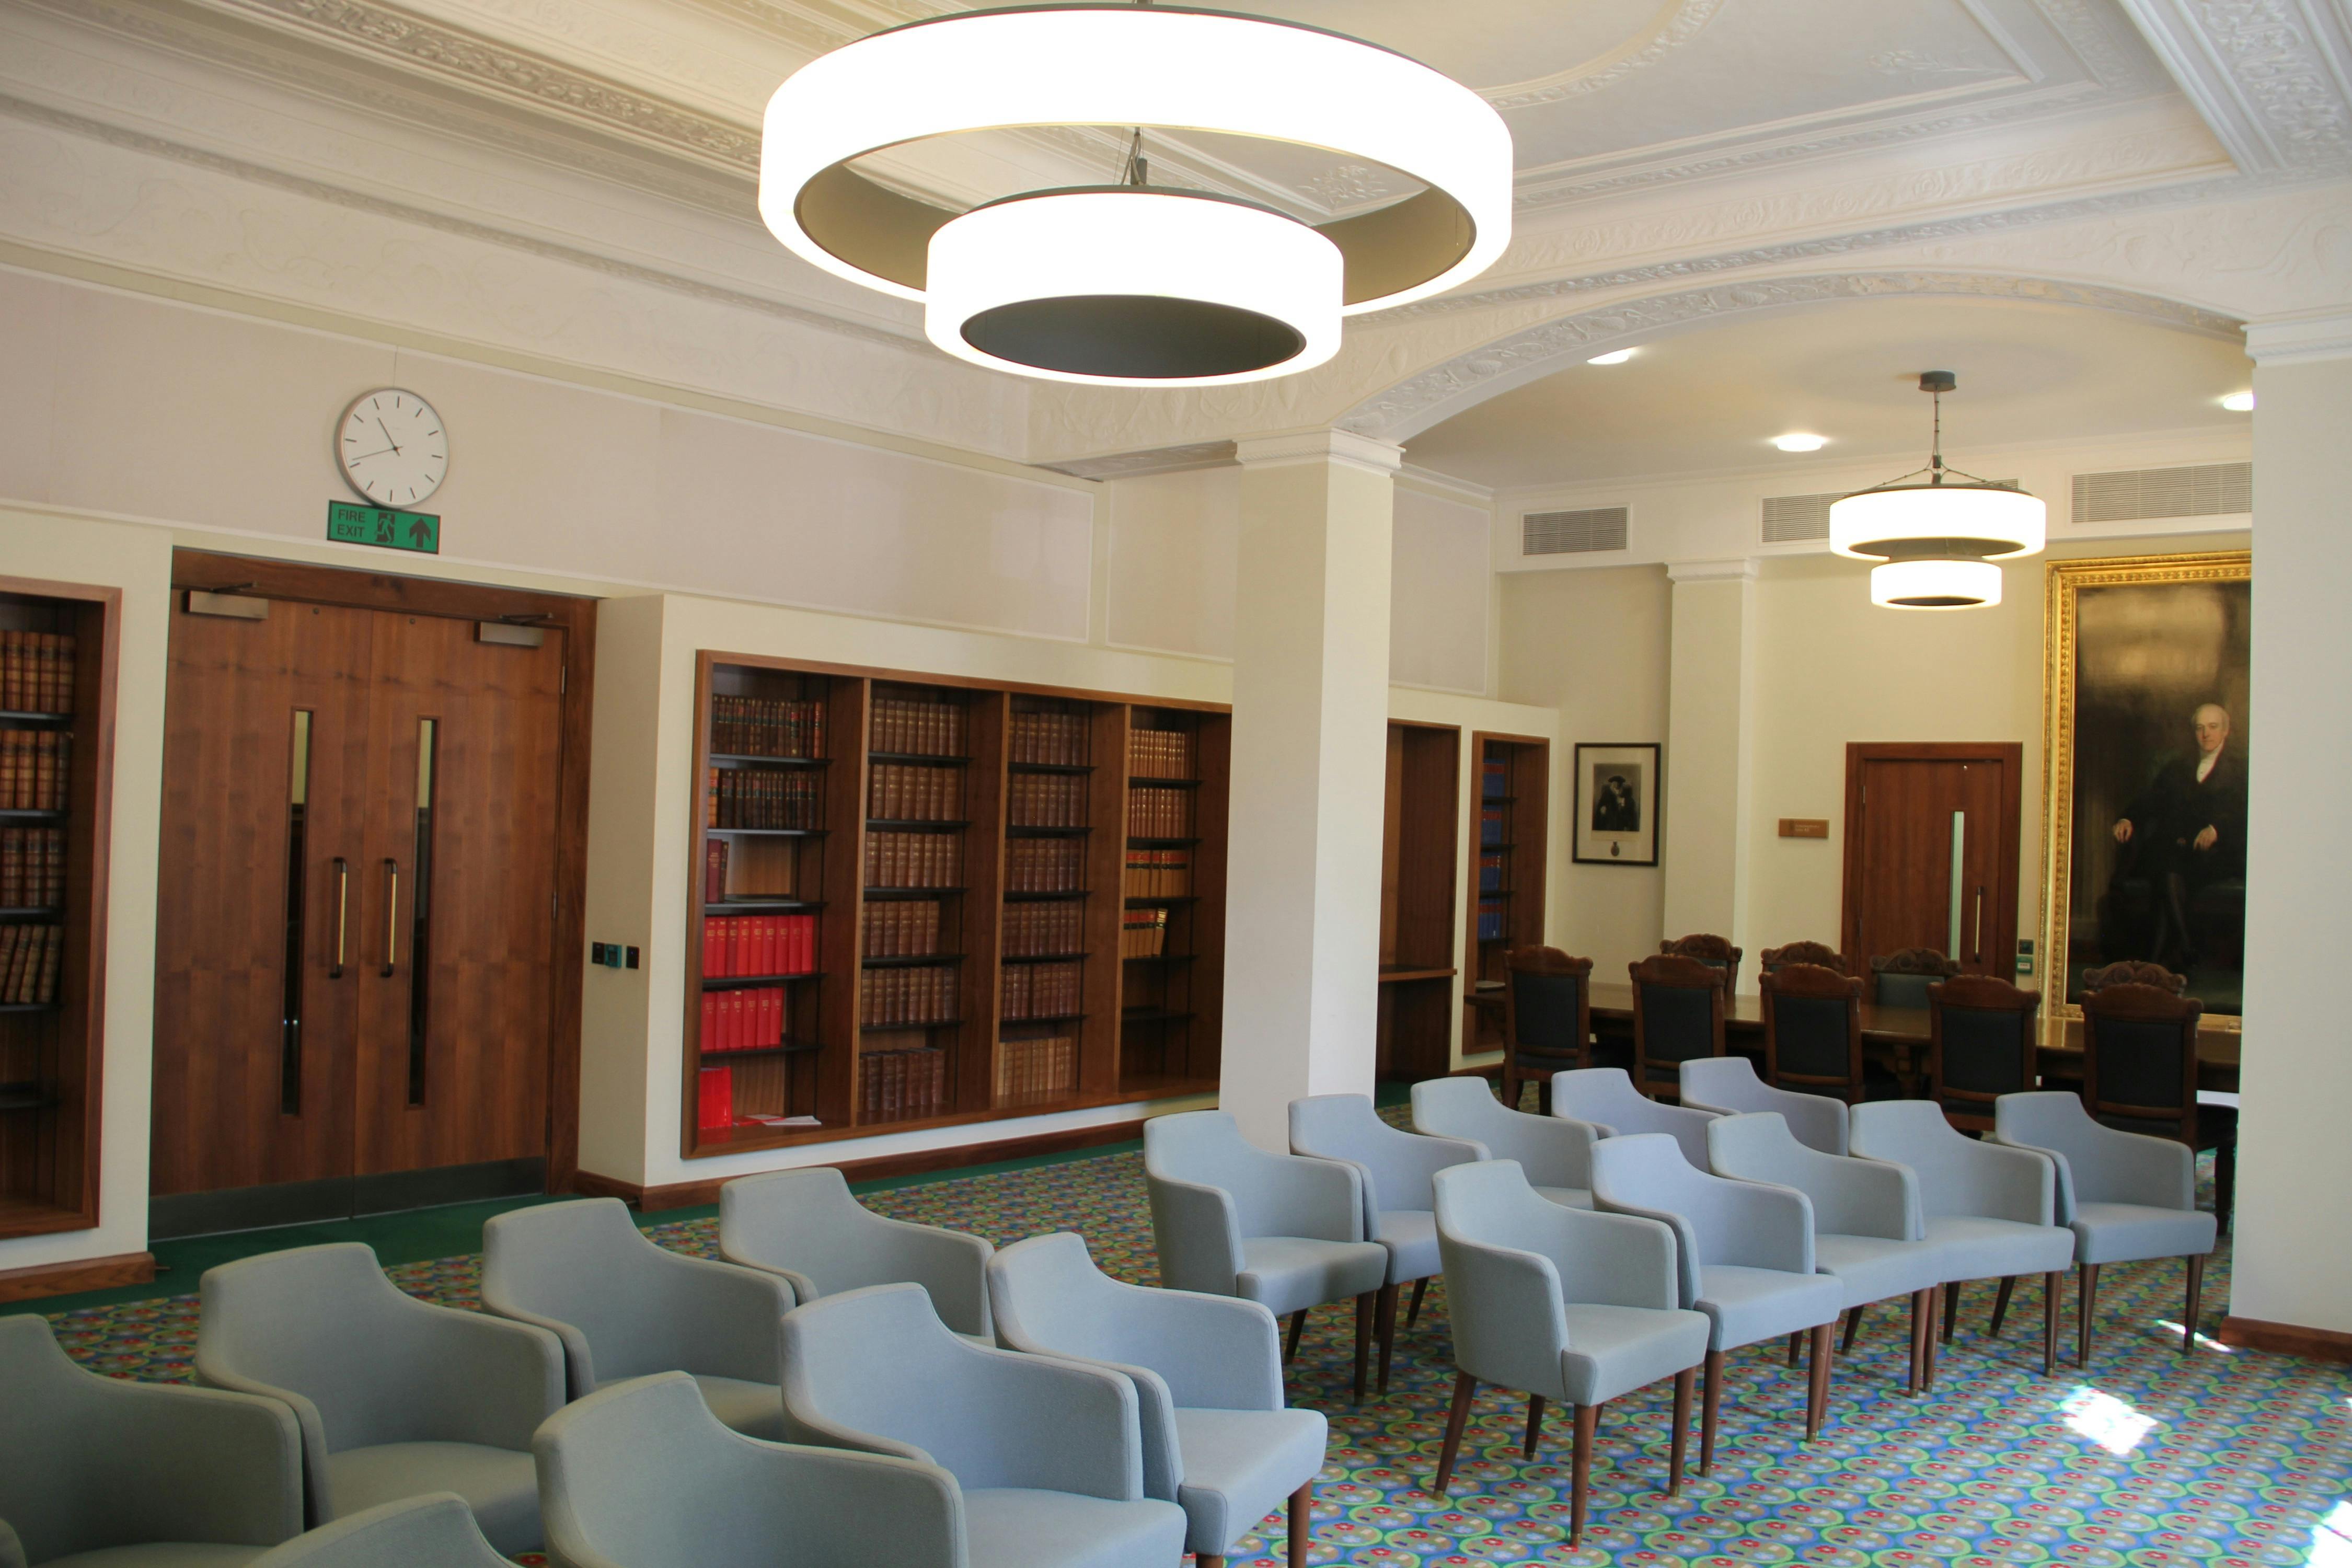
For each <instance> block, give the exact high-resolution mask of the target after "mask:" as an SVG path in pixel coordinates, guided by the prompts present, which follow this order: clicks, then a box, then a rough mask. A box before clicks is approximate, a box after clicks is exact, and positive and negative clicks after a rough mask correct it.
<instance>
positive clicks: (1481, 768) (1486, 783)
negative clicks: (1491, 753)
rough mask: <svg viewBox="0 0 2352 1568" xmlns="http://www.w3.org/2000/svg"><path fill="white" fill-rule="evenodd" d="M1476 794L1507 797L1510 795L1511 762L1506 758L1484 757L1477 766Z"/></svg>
mask: <svg viewBox="0 0 2352 1568" xmlns="http://www.w3.org/2000/svg"><path fill="white" fill-rule="evenodd" d="M1478 793H1479V794H1480V795H1482V796H1487V797H1492V796H1496V795H1508V794H1510V793H1511V762H1510V759H1509V758H1507V757H1486V758H1484V759H1482V760H1481V761H1480V763H1479V765H1478Z"/></svg>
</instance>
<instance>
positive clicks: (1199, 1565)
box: [1192, 1552, 1225, 1568]
mask: <svg viewBox="0 0 2352 1568" xmlns="http://www.w3.org/2000/svg"><path fill="white" fill-rule="evenodd" d="M1192 1565H1193V1568H1225V1560H1224V1559H1223V1558H1222V1557H1220V1556H1218V1555H1216V1554H1215V1553H1214V1552H1201V1553H1199V1554H1198V1555H1196V1556H1195V1557H1194V1558H1193V1559H1192Z"/></svg>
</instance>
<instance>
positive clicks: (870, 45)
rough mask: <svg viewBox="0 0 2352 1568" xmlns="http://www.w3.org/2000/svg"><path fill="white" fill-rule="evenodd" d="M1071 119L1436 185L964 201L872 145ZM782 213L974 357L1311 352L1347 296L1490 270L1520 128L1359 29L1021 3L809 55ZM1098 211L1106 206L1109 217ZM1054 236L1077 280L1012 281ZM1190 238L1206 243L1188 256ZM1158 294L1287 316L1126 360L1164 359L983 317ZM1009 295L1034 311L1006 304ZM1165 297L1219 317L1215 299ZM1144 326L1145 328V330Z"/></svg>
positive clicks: (1229, 378) (764, 210)
mask: <svg viewBox="0 0 2352 1568" xmlns="http://www.w3.org/2000/svg"><path fill="white" fill-rule="evenodd" d="M1055 125H1104V126H1116V127H1121V128H1124V127H1128V126H1139V127H1165V128H1169V129H1175V130H1191V131H1205V132H1217V133H1220V134H1224V135H1232V136H1243V137H1255V138H1257V139H1260V140H1266V141H1276V142H1298V143H1305V144H1308V145H1312V146H1317V147H1321V148H1325V149H1328V151H1330V152H1332V153H1338V154H1340V155H1342V156H1344V157H1347V158H1349V159H1351V160H1355V161H1358V162H1363V163H1379V164H1384V165H1386V166H1388V167H1389V168H1391V169H1394V170H1396V171H1397V172H1398V173H1400V174H1404V175H1406V176H1408V177H1409V178H1410V179H1412V180H1414V181H1417V182H1419V183H1420V184H1422V185H1423V187H1424V189H1423V190H1422V191H1421V192H1419V193H1418V194H1417V195H1412V196H1410V197H1408V198H1406V199H1404V200H1402V201H1399V202H1396V203H1393V204H1391V205H1388V206H1385V207H1381V208H1380V209H1378V210H1376V211H1372V212H1369V213H1364V214H1360V215H1359V216H1353V217H1346V218H1339V219H1335V220H1333V221H1332V222H1329V223H1327V224H1323V225H1320V226H1312V227H1310V226H1307V225H1304V224H1299V223H1297V222H1296V221H1295V220H1293V219H1291V218H1288V217H1286V216H1283V215H1281V214H1278V213H1275V212H1273V211H1272V210H1271V209H1266V208H1257V207H1253V206H1252V205H1249V204H1247V203H1235V202H1227V201H1223V200H1220V199H1217V198H1213V197H1205V196H1203V195H1202V194H1201V193H1178V192H1171V191H1170V190H1168V189H1166V188H1165V187H1149V186H1146V187H1114V188H1110V189H1087V190H1080V191H1069V192H1036V193H1030V194H1027V195H1021V196H1014V197H1008V198H1006V199H1005V200H1004V201H1003V202H997V203H991V204H988V205H984V206H982V207H979V208H975V209H974V210H973V211H972V212H971V213H969V214H963V215H958V214H956V213H952V212H950V211H948V210H947V209H945V208H943V207H938V206H934V205H930V204H929V203H927V202H922V201H918V200H916V199H915V198H913V197H911V196H907V195H900V194H899V193H898V192H896V191H892V190H889V189H887V188H885V187H884V186H882V185H881V184H877V183H876V182H875V181H872V180H869V179H867V178H866V177H865V176H864V175H863V174H859V173H858V172H857V171H856V169H855V168H853V167H851V165H852V163H854V162H855V161H856V159H858V158H859V157H861V156H863V155H865V154H866V153H874V152H877V151H880V150H882V149H884V148H888V147H894V146H899V145H903V144H905V143H908V142H917V141H920V140H923V139H925V138H928V137H933V136H945V135H953V134H956V133H958V132H971V131H983V130H991V129H999V128H1004V127H1013V126H1055ZM1155 198H1157V199H1155ZM760 215H761V217H762V218H763V219H764V220H765V221H766V223H767V225H768V227H769V228H770V229H771V230H772V231H773V232H774V234H775V236H776V237H777V238H778V239H780V240H782V242H783V243H784V245H785V246H786V247H789V248H790V249H791V250H792V251H793V253H794V254H795V255H798V256H800V257H802V258H803V259H805V260H807V261H809V262H810V263H812V264H813V265H814V266H817V267H821V268H824V269H825V270H826V271H828V272H831V273H834V274H835V275H836V276H839V277H842V278H846V279H849V280H851V281H852V282H855V283H859V284H863V285H865V286H866V287H867V288H870V289H878V290H880V291H881V292H883V293H886V294H892V295H896V296H898V298H900V299H903V300H922V301H924V302H925V303H926V305H927V306H930V307H933V310H932V311H931V314H932V315H933V317H934V319H933V320H931V321H928V322H927V330H928V331H929V332H930V335H931V337H932V338H933V340H934V341H935V342H939V343H940V346H942V347H943V348H946V349H948V350H949V352H950V353H957V354H959V355H961V357H963V358H966V359H972V360H975V361H976V362H977V363H995V364H997V365H998V366H999V368H1005V369H1013V370H1018V371H1021V372H1022V373H1023V374H1047V375H1050V376H1053V377H1055V378H1056V379H1063V380H1073V381H1082V382H1091V383H1104V384H1139V385H1153V386H1165V385H1202V384H1219V383H1223V382H1234V381H1249V380H1255V379H1259V378H1261V377H1264V376H1267V375H1279V374H1289V373H1290V372H1292V371H1296V370H1303V369H1305V368H1307V366H1308V365H1309V364H1313V363H1319V362H1320V359H1323V358H1328V357H1329V353H1328V351H1330V350H1336V347H1337V344H1336V340H1335V335H1334V334H1333V333H1332V332H1331V331H1329V329H1328V322H1329V321H1332V320H1334V319H1335V318H1336V317H1337V316H1340V315H1352V314H1356V313H1359V312H1361V311H1366V310H1384V309H1388V308H1390V307H1392V306H1397V305H1403V304H1408V303H1410V302H1412V301H1413V300H1423V299H1427V298H1429V297H1430V296H1432V295H1435V294H1441V293H1444V292H1445V291H1446V290H1448V289H1454V288H1455V287H1457V286H1459V285H1460V284H1462V283H1465V282H1466V281H1468V280H1469V279H1472V278H1475V277H1476V276H1477V275H1478V274H1479V273H1481V272H1483V271H1485V270H1486V268H1487V267H1489V266H1490V265H1492V264H1493V263H1494V261H1495V259H1496V258H1497V257H1499V256H1500V255H1501V254H1502V251H1503V247H1504V246H1505V245H1506V244H1507V242H1508V240H1509V238H1510V216H1511V140H1510V133H1509V132H1508V131H1507V129H1506V128H1505V127H1504V125H1503V122H1502V120H1501V118H1500V117H1499V116H1498V115H1496V112H1495V110H1493V108H1492V107H1490V106H1489V105H1488V104H1487V103H1486V100H1483V99H1481V98H1480V97H1479V96H1478V95H1477V94H1476V93H1475V92H1472V91H1471V90H1470V89H1467V88H1465V87H1464V86H1462V85H1461V84H1460V83H1458V82H1455V81H1454V80H1452V79H1449V78H1447V77H1445V76H1444V75H1442V74H1441V73H1439V72H1437V71H1434V70H1432V69H1431V68H1429V67H1427V66H1424V65H1423V64H1421V63H1420V62H1418V61H1416V60H1412V59H1409V58H1406V57H1404V56H1402V55H1399V54H1396V53H1393V52H1391V51H1390V50H1388V49H1384V48H1381V47H1377V46H1374V45H1371V44H1367V43H1363V42H1361V41H1360V40H1358V39H1355V38H1350V37H1345V36H1343V35H1340V34H1338V33H1331V32H1326V31H1323V30H1322V29H1319V28H1315V27H1306V26H1297V25H1296V24H1293V23H1288V22H1281V21H1275V20H1270V19H1267V18H1265V17H1259V16H1243V15H1240V14H1237V13H1234V12H1226V11H1208V10H1198V9H1192V8H1188V7H1179V6H1173V5H1099V4H1082V5H1030V6H1014V7H1008V8H1005V9H1001V10H987V11H969V12H964V13H961V14H959V15H955V16H943V17H940V18H937V19H934V20H930V21H923V22H915V23H909V24H908V25H907V26H901V27H894V28H891V29H888V30H887V31H885V32H880V33H877V34H874V35H873V36H872V37H866V38H862V39H860V40H858V41H857V42H856V43H854V44H849V45H846V46H845V47H842V48H838V49H835V50H834V51H833V52H832V53H830V54H826V55H823V56H820V57H818V58H816V59H814V60H812V61H811V62H809V64H808V65H806V66H804V67H803V68H801V69H800V70H798V71H796V72H794V73H793V75H792V76H791V77H789V78H787V79H785V81H784V83H783V85H782V87H780V88H778V89H776V92H775V96H774V97H773V98H772V99H770V100H769V102H768V111H767V116H766V120H765V122H764V126H763V132H762V140H761V158H760ZM1088 226H1098V227H1095V228H1093V229H1092V232H1091V233H1087V232H1086V230H1087V227H1088ZM1278 226H1286V227H1287V228H1288V229H1290V230H1297V231H1298V232H1297V234H1295V235H1292V234H1285V233H1284V232H1283V230H1282V228H1281V227H1278ZM1048 235H1058V236H1060V237H1062V241H1063V243H1065V244H1066V245H1067V246H1068V248H1067V249H1066V250H1065V251H1063V252H1062V253H1060V254H1059V255H1057V256H1056V257H1055V258H1053V259H1052V262H1051V265H1050V268H1049V269H1050V270H1051V272H1052V273H1053V274H1054V276H1053V279H1052V281H1051V287H1052V288H1053V289H1055V290H1057V292H1055V293H1052V294H1046V293H1043V292H1038V291H1037V290H1039V289H1044V288H1045V286H1046V284H1045V280H1044V279H1038V278H1031V279H1026V280H1024V285H1023V286H1024V288H1027V289H1029V290H1030V291H1029V292H1028V293H1027V294H1026V295H1024V297H1023V298H1018V299H1016V298H1012V297H1010V295H1009V294H1008V292H1007V285H1008V283H1010V282H1011V281H1012V280H1013V277H1014V275H1016V274H1019V273H1022V272H1035V271H1037V270H1038V269H1040V268H1041V266H1042V264H1044V263H1045V261H1046V259H1047V258H1045V255H1044V254H1042V253H1041V252H1039V251H1038V250H1036V249H1034V248H1032V247H1033V246H1034V244H1036V243H1038V242H1039V241H1040V240H1041V239H1042V238H1043V237H1045V236H1048ZM1147 237H1156V239H1148V238H1147ZM1310 242H1311V243H1310ZM1153 243H1157V244H1160V245H1163V246H1166V245H1171V244H1172V245H1173V246H1174V247H1175V248H1174V250H1173V251H1172V252H1171V257H1170V258H1166V259H1163V258H1157V257H1155V256H1153V255H1152V254H1151V253H1150V250H1149V249H1148V248H1147V247H1148V246H1149V245H1150V244H1153ZM1234 244H1240V245H1244V246H1245V247H1246V248H1244V249H1242V250H1239V251H1235V252H1232V253H1229V254H1227V255H1226V256H1225V258H1224V259H1223V261H1222V262H1220V263H1216V264H1214V265H1211V264H1210V262H1211V260H1212V259H1213V252H1214V250H1215V247H1218V246H1221V245H1234ZM1333 258H1336V259H1337V262H1338V266H1339V270H1338V279H1337V287H1336V289H1332V290H1331V291H1330V292H1329V294H1328V303H1326V302H1325V299H1324V297H1322V296H1320V295H1319V293H1318V297H1317V298H1314V299H1312V300H1310V299H1309V294H1310V292H1312V291H1320V290H1322V289H1323V288H1324V284H1323V279H1324V277H1325V275H1326V274H1327V273H1328V271H1329V269H1330V263H1331V260H1332V259H1333ZM1184 261H1190V262H1192V263H1198V264H1200V265H1199V266H1198V267H1197V268H1193V267H1188V266H1185V265H1171V262H1184ZM1145 297H1150V298H1157V299H1160V300H1194V301H1196V302H1199V303H1202V304H1204V305H1209V306H1214V307H1218V308H1219V309H1220V310H1234V311H1241V312H1244V313H1246V314H1250V315H1255V316H1262V317H1265V318H1266V319H1267V320H1268V321H1275V322H1278V323H1281V324H1282V325H1283V326H1284V327H1286V329H1287V337H1285V336H1283V334H1279V333H1277V334H1276V335H1275V336H1274V337H1272V338H1266V339H1262V340H1259V339H1252V338H1251V336H1250V334H1248V333H1246V332H1230V333H1228V334H1227V336H1228V337H1229V338H1230V339H1231V340H1232V341H1233V342H1234V343H1237V344H1240V345H1241V347H1240V348H1239V349H1238V350H1237V352H1236V353H1234V354H1233V355H1231V356H1228V357H1227V358H1224V359H1219V358H1218V357H1216V356H1214V355H1208V354H1204V353H1200V352H1198V345H1197V344H1195V345H1193V349H1192V352H1190V353H1179V354H1176V355H1175V356H1174V358H1175V359H1176V360H1181V361H1183V362H1184V363H1181V364H1176V363H1171V364H1159V363H1153V362H1151V360H1150V355H1149V354H1148V353H1145V354H1138V353H1133V352H1130V353H1129V354H1128V356H1127V357H1126V358H1125V359H1123V360H1122V359H1120V357H1119V356H1118V355H1117V354H1112V355H1109V356H1108V359H1109V360H1110V361H1112V362H1115V365H1116V366H1123V367H1124V368H1125V369H1127V370H1129V371H1130V372H1132V371H1137V370H1143V371H1145V372H1147V374H1100V373H1098V372H1096V373H1090V372H1088V371H1087V370H1086V369H1084V368H1082V365H1080V364H1075V363H1061V362H1057V363H1035V362H1033V361H1029V360H1024V359H1022V358H1020V357H1018V355H1017V354H1013V355H1008V354H1004V353H990V351H989V349H988V348H987V347H986V346H984V344H983V343H982V342H975V341H974V340H973V338H972V337H971V335H970V333H969V332H968V331H966V329H967V328H969V327H971V326H972V325H973V324H974V323H975V322H977V323H978V330H979V331H980V333H981V337H982V339H992V334H991V332H990V331H989V330H988V329H989V328H990V327H991V325H992V324H993V325H995V326H997V327H999V328H1001V327H1003V324H1004V322H1005V321H1008V320H1012V319H1016V318H1018V317H1020V316H1021V314H1022V312H1021V310H1019V309H1018V308H1019V307H1024V306H1025V307H1026V308H1027V309H1026V316H1027V318H1028V325H1029V328H1030V329H1031V331H1030V332H1029V334H1028V338H1027V339H1026V340H1024V341H1029V342H1033V344H1034V341H1036V329H1038V328H1039V327H1040V326H1041V324H1045V323H1048V322H1049V319H1050V318H1052V317H1053V316H1054V315H1055V311H1054V308H1053V306H1052V304H1051V301H1053V300H1071V301H1088V302H1090V303H1088V304H1087V305H1084V306H1078V305H1073V306H1072V307H1071V309H1070V310H1068V311H1066V312H1065V315H1066V320H1065V321H1061V322H1059V323H1055V324H1054V332H1055V333H1058V334H1059V335H1061V336H1063V337H1065V338H1066V337H1068V336H1069V333H1070V332H1071V331H1074V330H1076V326H1077V324H1078V323H1080V322H1081V321H1083V320H1086V319H1088V313H1089V311H1091V319H1092V320H1094V321H1097V322H1104V321H1115V320H1117V319H1118V311H1119V310H1120V309H1121V307H1118V306H1116V305H1114V304H1110V303H1106V301H1117V300H1136V299H1139V298H1145ZM1126 308H1127V309H1128V310H1130V311H1131V312H1136V313H1148V311H1147V310H1143V308H1139V307H1132V306H1129V307H1126ZM1006 310H1012V311H1013V317H1006V316H1004V315H1002V314H999V315H995V316H992V315H991V312H1003V311H1006ZM1165 313H1171V314H1172V315H1173V316H1174V317H1175V318H1178V319H1187V320H1194V321H1195V323H1196V324H1197V317H1198V314H1199V313H1197V312H1189V313H1188V312H1185V311H1181V310H1176V311H1173V312H1165ZM1238 320H1239V319H1238V318H1228V319H1227V324H1228V325H1229V326H1231V325H1234V323H1236V322H1238ZM1129 328H1130V330H1129V337H1130V339H1137V341H1136V342H1130V344H1129V349H1130V351H1133V350H1136V349H1137V348H1138V347H1139V342H1140V340H1139V338H1138V331H1137V330H1136V329H1134V327H1133V323H1132V321H1129ZM1048 335H1052V334H1048ZM1002 338H1003V333H1002V332H1001V331H1000V332H998V333H997V334H995V339H993V340H992V341H995V340H1001V339H1002ZM1289 338H1295V339H1296V340H1297V343H1298V347H1297V351H1296V352H1295V353H1291V354H1289V355H1287V356H1286V357H1283V358H1279V359H1275V360H1272V361H1270V362H1267V363H1254V362H1257V361H1260V360H1263V359H1264V356H1265V353H1266V352H1267V345H1268V344H1269V343H1274V342H1282V341H1288V339H1289ZM1170 341H1171V342H1174V341H1175V340H1170ZM999 346H1000V347H1002V346H1003V344H1002V342H1000V345H999ZM1087 357H1088V356H1087V355H1086V354H1084V353H1081V354H1078V355H1077V356H1076V359H1077V360H1078V361H1081V362H1083V361H1086V360H1087ZM1171 371H1172V374H1170V372H1171Z"/></svg>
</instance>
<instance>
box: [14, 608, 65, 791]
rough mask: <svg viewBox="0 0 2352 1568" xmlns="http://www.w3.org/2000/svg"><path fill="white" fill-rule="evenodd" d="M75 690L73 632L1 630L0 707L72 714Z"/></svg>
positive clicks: (17, 710)
mask: <svg viewBox="0 0 2352 1568" xmlns="http://www.w3.org/2000/svg"><path fill="white" fill-rule="evenodd" d="M73 689H74V639H73V637H72V635H71V634H70V633H67V632H0V708H5V709H8V710H11V711H14V712H18V713H69V712H71V711H73ZM18 809H34V810H40V809H46V808H44V807H31V808H25V807H20V808H18Z"/></svg>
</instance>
